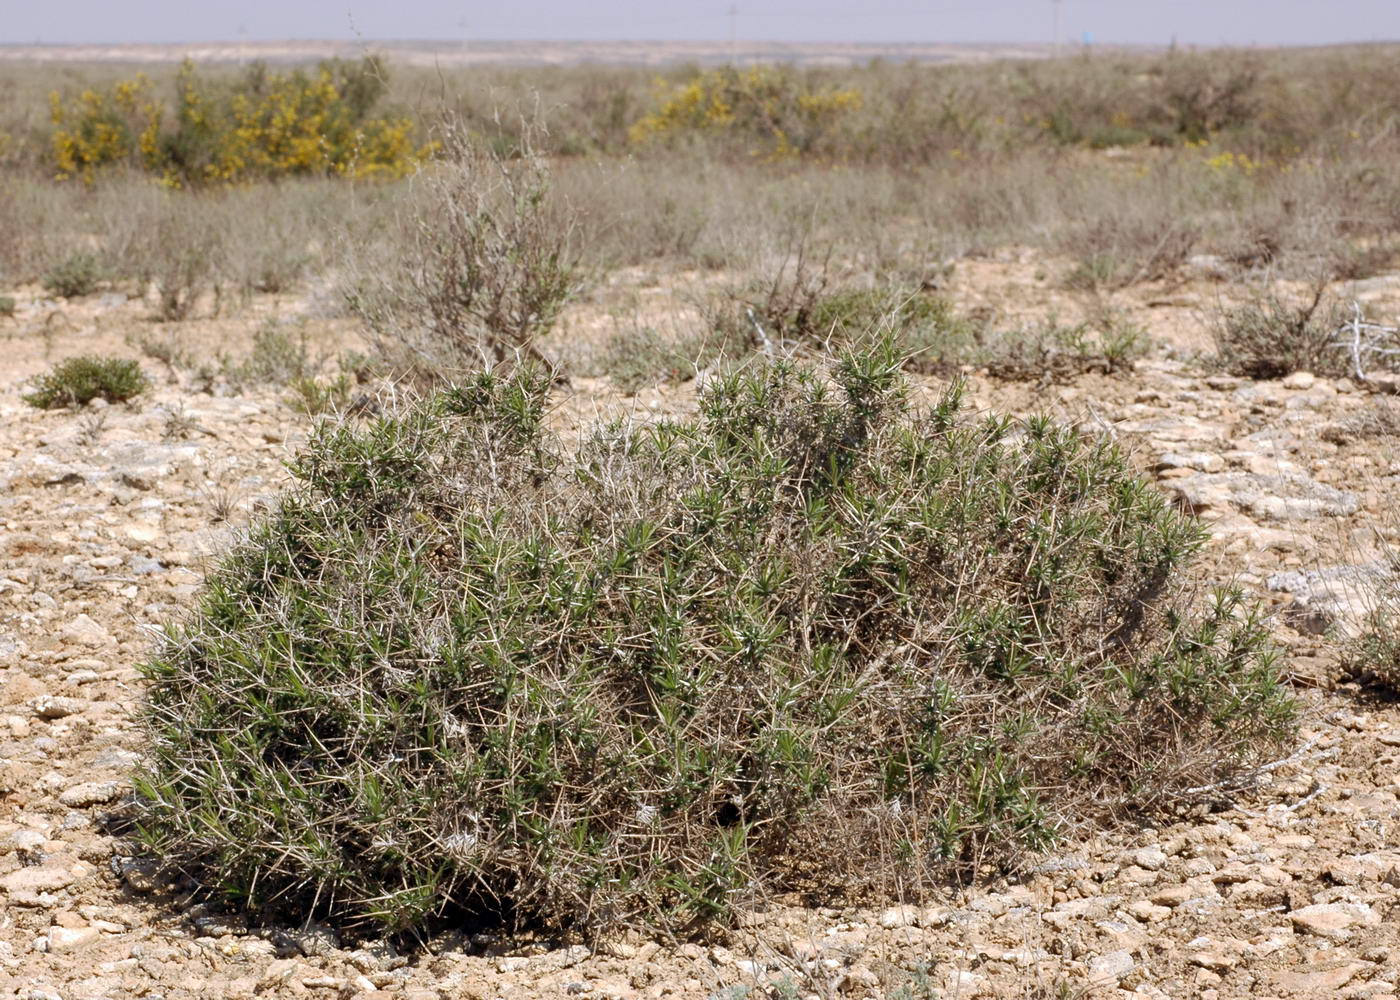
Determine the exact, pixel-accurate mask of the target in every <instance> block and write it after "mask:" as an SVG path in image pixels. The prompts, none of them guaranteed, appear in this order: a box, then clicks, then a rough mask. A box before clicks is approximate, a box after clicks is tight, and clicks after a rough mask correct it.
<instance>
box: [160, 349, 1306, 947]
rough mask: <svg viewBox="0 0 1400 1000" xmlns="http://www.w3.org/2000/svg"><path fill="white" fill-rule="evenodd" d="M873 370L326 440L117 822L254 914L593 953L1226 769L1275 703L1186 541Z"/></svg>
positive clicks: (534, 395)
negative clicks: (441, 929)
mask: <svg viewBox="0 0 1400 1000" xmlns="http://www.w3.org/2000/svg"><path fill="white" fill-rule="evenodd" d="M900 361H901V359H899V358H898V357H897V356H895V355H894V354H893V353H892V352H889V351H883V352H880V351H874V352H865V353H861V354H855V355H850V356H847V357H846V358H845V359H844V360H842V361H841V362H840V363H839V364H837V365H836V366H835V367H834V368H833V369H831V370H830V371H829V372H823V371H818V370H812V369H805V368H799V367H795V366H793V365H791V364H787V363H782V362H773V363H769V364H758V365H752V366H750V367H748V368H746V369H743V370H741V371H738V372H734V373H731V374H729V375H725V376H722V377H717V378H716V379H714V380H713V381H712V382H711V383H710V384H709V387H708V388H707V389H706V391H705V393H704V396H703V400H702V407H701V414H700V416H699V417H698V418H697V419H694V420H687V421H681V422H661V423H655V424H650V425H641V426H621V425H613V426H607V427H603V428H600V429H599V430H598V431H597V432H596V433H595V435H594V436H593V437H592V438H591V439H589V440H588V441H586V442H585V443H583V444H582V445H580V446H579V447H578V448H577V449H576V450H574V451H568V450H565V449H563V448H561V446H560V445H559V443H558V442H556V441H555V440H553V439H552V438H551V437H550V435H548V434H547V433H546V432H545V431H544V429H543V426H544V417H545V407H546V393H547V390H548V388H549V379H548V377H547V376H546V375H543V374H540V373H538V372H531V371H529V370H517V371H516V372H515V373H514V374H512V375H510V376H508V377H503V376H500V375H495V374H479V375H476V376H474V377H472V378H470V379H468V380H467V381H465V382H464V383H461V384H459V385H458V386H456V387H454V388H450V389H448V390H446V391H444V392H443V393H441V394H439V395H438V396H436V397H435V398H433V399H432V400H431V401H429V402H426V403H424V404H423V405H421V406H420V407H419V408H416V409H413V410H410V411H407V412H405V413H402V414H398V415H393V416H383V417H380V418H377V419H375V420H374V421H372V422H370V423H368V424H365V425H364V426H355V425H351V424H345V423H341V424H323V425H321V426H320V428H319V429H318V430H317V431H316V432H315V434H314V436H313V439H312V440H311V442H310V443H309V445H308V446H307V448H306V450H305V451H304V452H303V453H302V454H301V455H300V456H299V457H298V458H297V459H296V461H295V462H294V463H293V464H292V466H291V468H292V471H293V473H294V475H295V476H296V479H297V484H296V486H295V487H294V488H293V489H292V490H291V491H290V492H289V493H288V494H286V495H285V496H284V497H283V498H282V500H281V501H280V504H279V506H278V507H277V508H276V510H275V511H274V512H273V513H271V514H269V515H267V516H265V517H264V518H263V519H262V520H261V521H260V522H259V523H257V524H256V525H255V526H254V527H253V529H252V530H251V532H250V534H249V535H248V537H247V538H246V540H245V541H244V542H243V543H242V544H241V545H239V546H238V547H237V548H236V549H235V550H234V551H232V552H231V553H230V554H229V555H228V556H227V557H226V558H225V560H224V561H223V563H222V564H221V566H220V567H219V568H218V569H217V570H216V571H215V572H214V573H213V574H212V575H211V576H210V578H209V580H208V582H207V585H206V587H205V589H204V592H203V595H202V597H201V598H200V601H199V604H198V608H197V611H196V612H195V613H194V615H193V617H191V618H190V619H189V620H187V621H186V622H185V623H184V624H182V625H180V626H177V627H172V629H171V630H170V632H169V635H168V638H167V640H166V641H165V643H164V645H163V647H162V648H161V649H160V651H159V652H158V653H157V655H155V656H154V658H153V659H152V660H151V661H150V662H149V663H148V664H147V665H146V667H145V673H146V675H147V677H148V678H149V680H150V700H149V705H148V708H147V710H146V714H145V724H146V726H147V729H148V732H149V734H150V739H151V742H150V746H149V754H150V763H149V767H148V769H147V771H146V772H145V773H144V774H143V775H142V776H140V778H139V780H138V789H139V799H140V803H141V814H140V818H139V837H140V838H141V840H142V841H143V842H144V843H145V845H146V847H147V849H148V850H149V851H151V852H153V853H155V854H156V855H159V856H162V857H164V858H167V859H171V860H176V861H179V862H180V863H182V864H183V865H185V866H186V867H187V869H188V870H190V871H193V872H195V873H197V874H198V875H199V876H201V877H202V878H203V880H204V884H205V885H206V886H207V887H209V888H211V889H216V890H219V891H221V892H223V893H225V894H227V895H228V896H229V897H230V898H231V899H233V900H234V901H236V902H238V903H240V904H242V905H244V906H246V907H249V908H252V909H255V910H264V911H281V912H283V913H284V914H295V915H297V916H299V917H305V916H307V915H308V914H311V913H329V914H330V915H332V916H333V917H334V918H336V919H338V920H341V921H344V922H346V923H347V924H350V925H352V926H354V925H357V924H370V925H377V926H379V927H381V928H387V929H389V930H403V929H410V928H422V927H424V926H427V925H430V924H431V923H432V921H433V919H434V918H435V917H437V916H440V915H443V914H444V913H447V912H449V911H451V912H454V913H455V914H456V917H457V919H458V920H461V919H462V917H463V912H462V911H463V910H464V909H465V910H466V911H467V912H468V913H469V914H474V915H476V916H477V917H481V916H483V915H494V916H497V917H499V916H502V915H505V916H507V917H509V918H514V919H515V920H519V921H526V920H540V921H543V922H545V923H546V924H549V925H552V926H554V927H556V928H562V929H572V930H573V931H575V932H580V933H586V932H594V931H598V930H601V929H606V928H609V927H613V926H616V925H617V924H619V923H623V922H636V921H641V922H644V923H661V924H665V925H671V926H674V925H676V924H677V923H686V922H692V921H705V920H710V919H715V918H721V917H723V916H724V915H725V914H726V913H727V912H728V910H729V909H730V907H731V906H732V905H733V904H734V903H735V901H736V900H738V899H741V898H743V896H744V895H745V894H746V893H749V892H754V891H758V890H760V889H762V888H765V887H778V888H784V887H785V888H793V887H806V888H814V889H816V888H820V889H823V890H829V889H832V888H835V887H845V888H849V889H854V890H856V891H860V890H871V889H873V890H877V891H894V890H895V889H896V888H897V889H898V890H899V891H900V892H901V893H906V894H917V892H918V891H919V889H920V888H922V887H927V886H929V885H930V884H931V883H932V882H933V881H934V880H935V879H937V878H939V877H941V876H946V875H947V874H949V873H950V872H951V871H954V870H957V869H960V868H974V867H976V866H978V865H980V864H982V863H985V862H995V861H1006V860H1009V859H1010V858H1013V857H1015V856H1016V854H1017V853H1018V852H1019V851H1021V850H1023V849H1025V848H1027V847H1030V848H1035V847H1039V846H1041V845H1044V844H1046V843H1048V842H1049V841H1050V840H1051V839H1052V838H1053V837H1054V836H1055V835H1056V833H1057V832H1058V831H1060V830H1062V829H1064V828H1065V827H1067V826H1070V825H1073V824H1075V823H1078V822H1081V821H1083V820H1084V819H1085V818H1092V817H1099V816H1103V815H1105V814H1110V813H1113V812H1115V811H1117V810H1120V809H1123V808H1127V807H1130V806H1151V805H1155V804H1160V803H1163V802H1166V801H1171V800H1172V799H1173V797H1174V796H1177V795H1179V793H1180V792H1181V791H1182V789H1183V788H1186V787H1189V786H1191V785H1195V784H1199V783H1201V782H1202V781H1204V780H1215V779H1217V778H1218V777H1220V776H1221V775H1222V774H1224V773H1227V772H1229V771H1230V770H1231V769H1233V768H1236V767H1239V766H1240V765H1242V764H1245V763H1248V762H1249V761H1251V760H1252V759H1254V757H1255V756H1256V755H1257V754H1258V753H1259V752H1261V751H1262V750H1263V749H1264V748H1265V747H1267V746H1268V745H1269V744H1270V743H1271V742H1272V741H1273V740H1275V739H1278V738H1280V737H1282V736H1283V735H1285V734H1286V733H1287V731H1288V729H1289V724H1290V720H1291V717H1292V706H1291V703H1290V701H1289V699H1288V697H1287V696H1286V695H1285V694H1284V692H1283V691H1282V690H1281V688H1280V686H1279V685H1278V683H1277V681H1276V680H1275V675H1274V671H1273V669H1272V666H1271V659H1272V654H1271V653H1270V652H1269V650H1268V648H1267V646H1266V644H1265V638H1264V635H1265V630H1264V626H1263V624H1262V623H1261V621H1260V620H1259V618H1258V617H1257V616H1256V614H1255V613H1254V612H1252V611H1249V610H1247V609H1245V608H1243V607H1242V606H1241V605H1240V602H1239V599H1238V596H1237V595H1229V594H1225V595H1218V596H1217V597H1216V599H1215V600H1214V601H1213V602H1211V603H1210V604H1209V606H1208V607H1205V608H1202V609H1198V610H1194V611H1193V610H1190V609H1189V608H1188V606H1187V605H1186V604H1184V603H1182V601H1181V600H1179V599H1178V596H1179V592H1178V590H1177V588H1176V587H1175V585H1174V582H1173V581H1174V578H1175V576H1176V571H1177V570H1178V569H1179V568H1180V567H1181V566H1182V565H1183V564H1184V563H1185V562H1186V561H1187V560H1188V559H1189V558H1190V556H1191V554H1192V553H1193V552H1194V551H1195V550H1196V548H1197V546H1198V545H1199V544H1200V542H1201V538H1202V532H1201V530H1200V529H1199V528H1198V527H1197V525H1196V524H1195V523H1193V522H1191V521H1189V520H1187V519H1185V518H1184V517H1183V516H1182V515H1180V514H1178V513H1176V512H1175V511H1174V509H1172V508H1170V507H1169V506H1168V504H1167V503H1166V502H1165V501H1164V500H1163V498H1162V497H1161V496H1160V494H1159V493H1158V492H1157V491H1156V490H1154V489H1153V487H1152V486H1151V484H1150V483H1147V482H1144V481H1142V480H1140V479H1138V478H1136V477H1135V476H1134V475H1132V474H1131V473H1130V471H1129V470H1128V467H1127V465H1126V464H1125V462H1124V459H1123V458H1122V456H1121V455H1120V454H1119V453H1118V452H1117V451H1115V450H1114V448H1113V447H1112V446H1110V445H1109V444H1107V443H1103V442H1095V441H1090V440H1086V439H1084V438H1082V437H1080V436H1078V435H1076V434H1075V433H1074V432H1072V431H1070V430H1068V429H1065V428H1061V427H1058V426H1055V425H1054V424H1052V423H1051V422H1050V421H1048V420H1044V419H1034V420H1030V421H1027V422H1025V423H1024V424H1020V423H1016V422H1013V421H1011V420H1009V419H1005V418H998V417H989V418H983V419H973V418H969V417H967V416H965V415H964V414H963V413H962V412H961V409H960V404H959V396H960V389H959V388H958V387H956V386H955V387H954V388H952V389H951V390H949V392H948V393H947V394H946V395H945V396H944V397H943V398H942V399H941V401H939V402H938V403H937V405H935V406H933V407H932V408H931V409H928V410H915V409H914V408H912V407H911V405H910V403H909V401H908V398H907V395H906V392H905V387H904V385H903V384H902V382H901V378H900V375H899V368H900Z"/></svg>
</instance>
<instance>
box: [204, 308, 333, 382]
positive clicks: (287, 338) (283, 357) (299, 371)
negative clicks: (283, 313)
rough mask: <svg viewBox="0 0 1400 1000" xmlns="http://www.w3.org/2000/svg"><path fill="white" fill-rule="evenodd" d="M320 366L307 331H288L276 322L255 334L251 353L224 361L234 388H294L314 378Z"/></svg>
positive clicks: (260, 327)
mask: <svg viewBox="0 0 1400 1000" xmlns="http://www.w3.org/2000/svg"><path fill="white" fill-rule="evenodd" d="M319 367H320V366H319V364H318V363H317V362H316V360H315V359H313V358H312V356H311V349H310V345H309V343H308V341H307V337H306V331H305V329H303V328H301V327H297V328H296V330H295V332H288V330H287V329H286V328H285V327H284V326H283V325H282V324H279V323H277V322H275V321H274V322H268V323H263V324H262V325H261V326H259V327H258V328H257V329H256V330H254V331H253V347H252V350H251V351H249V352H248V355H247V356H246V357H244V358H242V359H241V360H238V361H233V360H231V359H228V360H225V361H224V364H223V373H224V375H225V376H226V377H227V378H228V380H229V382H231V383H232V384H233V385H234V386H235V387H243V386H267V385H292V384H294V383H298V382H300V381H303V380H308V379H311V378H312V376H314V375H315V374H316V370H317V368H319Z"/></svg>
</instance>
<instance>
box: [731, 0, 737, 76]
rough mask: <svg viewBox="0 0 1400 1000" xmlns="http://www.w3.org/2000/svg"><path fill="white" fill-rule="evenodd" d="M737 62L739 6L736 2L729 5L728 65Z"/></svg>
mask: <svg viewBox="0 0 1400 1000" xmlns="http://www.w3.org/2000/svg"><path fill="white" fill-rule="evenodd" d="M738 62H739V7H738V5H737V4H730V5H729V65H730V66H734V65H737V64H738Z"/></svg>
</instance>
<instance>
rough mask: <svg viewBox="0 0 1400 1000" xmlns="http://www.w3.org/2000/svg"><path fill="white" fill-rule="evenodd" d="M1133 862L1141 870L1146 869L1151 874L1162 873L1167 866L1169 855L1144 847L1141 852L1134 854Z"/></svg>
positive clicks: (1153, 848)
mask: <svg viewBox="0 0 1400 1000" xmlns="http://www.w3.org/2000/svg"><path fill="white" fill-rule="evenodd" d="M1132 862H1133V864H1135V865H1137V866H1138V867H1139V868H1146V869H1147V870H1148V871H1150V872H1156V871H1161V870H1162V868H1163V867H1165V866H1166V863H1167V854H1166V852H1165V851H1160V850H1158V849H1157V848H1155V847H1144V848H1143V849H1142V850H1140V851H1134V852H1133V855H1132Z"/></svg>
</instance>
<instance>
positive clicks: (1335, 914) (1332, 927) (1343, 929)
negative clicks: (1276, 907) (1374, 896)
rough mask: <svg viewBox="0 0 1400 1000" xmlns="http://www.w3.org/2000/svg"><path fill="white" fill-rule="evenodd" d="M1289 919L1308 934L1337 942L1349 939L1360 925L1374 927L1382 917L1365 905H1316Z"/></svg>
mask: <svg viewBox="0 0 1400 1000" xmlns="http://www.w3.org/2000/svg"><path fill="white" fill-rule="evenodd" d="M1288 918H1289V919H1290V920H1292V921H1293V926H1294V927H1296V928H1297V929H1298V930H1300V931H1302V932H1304V933H1306V934H1315V935H1317V936H1318V937H1324V938H1328V939H1331V940H1336V941H1345V940H1346V939H1347V938H1349V937H1350V936H1351V928H1352V927H1355V926H1357V925H1358V924H1360V925H1362V926H1365V927H1374V926H1376V925H1377V924H1379V923H1380V922H1381V918H1380V915H1379V914H1378V913H1376V911H1375V910H1373V909H1371V908H1370V907H1369V906H1367V905H1365V904H1364V903H1315V904H1313V905H1312V906H1305V907H1303V908H1302V909H1300V910H1294V911H1293V912H1292V913H1290V914H1289V915H1288Z"/></svg>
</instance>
